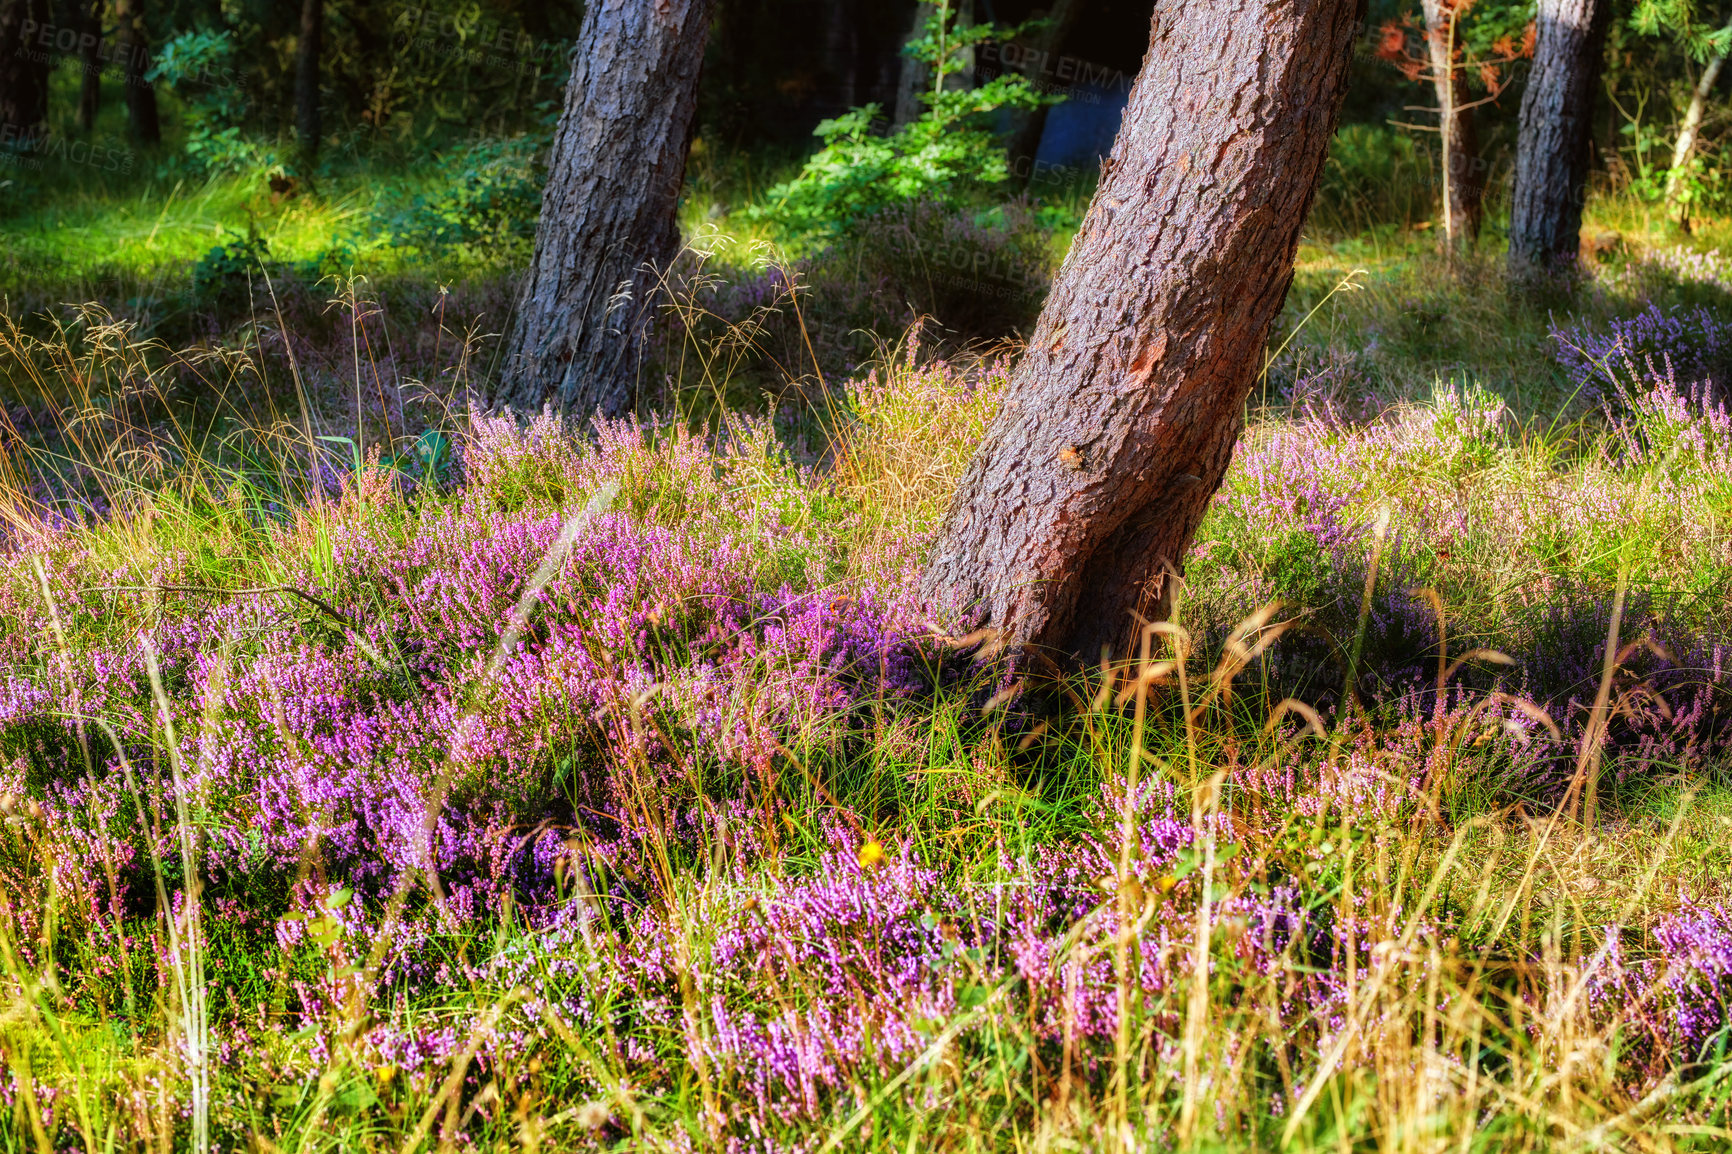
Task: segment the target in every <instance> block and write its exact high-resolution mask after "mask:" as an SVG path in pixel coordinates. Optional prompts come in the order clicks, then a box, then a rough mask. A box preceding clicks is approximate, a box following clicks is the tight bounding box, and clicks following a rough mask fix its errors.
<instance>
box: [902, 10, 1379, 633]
mask: <svg viewBox="0 0 1732 1154" xmlns="http://www.w3.org/2000/svg"><path fill="white" fill-rule="evenodd" d="M1362 15H1363V9H1362V8H1361V6H1360V4H1359V2H1358V0H1162V2H1161V3H1160V4H1158V5H1157V7H1156V10H1155V15H1154V20H1153V22H1152V25H1151V29H1150V34H1149V51H1148V55H1147V57H1146V58H1145V59H1144V61H1143V67H1142V71H1141V73H1140V74H1139V76H1138V77H1137V82H1136V86H1135V87H1134V88H1133V89H1132V91H1131V98H1130V105H1129V107H1128V108H1127V109H1126V111H1125V117H1124V123H1123V126H1122V127H1121V128H1120V130H1119V136H1118V140H1117V142H1116V143H1115V144H1114V146H1113V153H1112V156H1111V157H1110V158H1109V159H1108V160H1107V161H1106V163H1105V166H1104V171H1103V175H1102V179H1101V184H1100V188H1099V190H1098V191H1097V192H1096V193H1095V197H1094V201H1093V203H1092V204H1090V206H1089V210H1088V214H1087V216H1086V217H1085V218H1084V220H1083V225H1082V229H1081V231H1080V232H1078V234H1077V237H1076V240H1075V241H1074V242H1073V243H1072V245H1071V250H1070V253H1069V255H1068V256H1067V257H1066V258H1065V262H1064V266H1063V268H1062V269H1060V271H1059V274H1058V278H1057V280H1056V282H1055V283H1054V285H1053V288H1052V292H1051V295H1050V296H1048V298H1047V302H1046V307H1045V308H1044V309H1043V310H1042V311H1041V316H1040V321H1039V323H1038V324H1037V325H1036V326H1035V331H1034V335H1033V337H1032V339H1031V340H1030V342H1029V346H1028V350H1027V352H1025V353H1024V354H1023V358H1022V361H1021V363H1020V364H1018V366H1017V369H1016V372H1015V375H1014V376H1013V377H1012V380H1011V383H1010V386H1009V389H1008V391H1007V394H1006V397H1005V400H1004V406H1003V408H1002V409H1001V410H1000V411H999V413H998V415H997V417H996V418H995V419H994V420H993V422H992V425H991V427H990V428H989V430H988V432H987V435H986V438H985V440H984V441H983V443H982V445H981V447H980V449H979V450H978V452H977V453H976V454H975V457H974V460H973V461H972V463H971V464H970V465H969V468H968V472H967V473H966V475H965V476H964V479H963V481H962V485H961V487H960V489H959V491H958V493H957V495H956V497H955V499H954V501H953V503H952V505H951V507H950V511H949V514H948V515H947V517H946V519H945V522H944V526H943V529H942V531H941V532H940V535H939V540H938V542H937V545H936V548H935V549H934V551H933V554H932V557H931V560H930V561H929V563H928V567H927V569H926V572H925V575H924V579H923V583H922V588H923V592H924V593H925V594H926V595H927V597H928V598H929V599H930V600H931V601H932V602H933V603H934V604H936V605H938V606H941V607H947V608H949V609H952V610H957V611H961V612H963V613H965V614H968V615H969V618H970V623H973V624H984V625H987V626H990V627H992V628H995V629H997V630H998V631H999V632H1000V637H1001V639H1003V640H1005V641H1008V642H1009V643H1011V644H1013V645H1020V646H1027V647H1032V648H1035V649H1039V650H1044V651H1046V652H1047V653H1049V654H1051V655H1054V656H1057V657H1059V658H1060V659H1061V660H1063V659H1065V658H1068V659H1070V660H1071V661H1073V662H1089V661H1092V660H1094V659H1096V658H1098V657H1099V656H1100V654H1101V651H1102V649H1103V647H1106V648H1110V649H1112V650H1113V651H1115V652H1116V653H1118V654H1121V655H1122V654H1124V653H1126V652H1128V645H1129V642H1130V641H1131V639H1132V638H1133V637H1134V636H1136V630H1137V625H1136V615H1141V616H1142V617H1145V618H1148V619H1151V620H1153V619H1159V618H1162V617H1165V616H1166V615H1167V614H1168V612H1169V611H1170V606H1171V597H1172V593H1173V587H1172V583H1171V581H1170V580H1169V579H1168V576H1167V575H1168V573H1169V572H1174V571H1180V570H1181V569H1182V566H1183V564H1184V558H1185V551H1186V549H1187V548H1188V547H1189V546H1190V542H1191V539H1192V536H1193V535H1194V534H1195V532H1196V529H1197V526H1198V524H1199V523H1200V522H1201V521H1202V518H1203V513H1204V511H1205V509H1206V508H1207V507H1208V504H1209V500H1210V498H1211V496H1212V495H1213V494H1214V492H1215V490H1216V489H1217V488H1218V487H1219V486H1220V483H1221V479H1222V477H1223V475H1224V474H1225V472H1226V469H1227V465H1228V462H1229V460H1230V459H1231V457H1232V452H1233V444H1234V441H1235V440H1236V439H1237V437H1238V434H1239V430H1240V426H1241V424H1242V422H1243V410H1244V404H1245V401H1246V398H1247V397H1248V395H1249V392H1250V389H1251V385H1252V383H1253V381H1254V380H1255V378H1256V376H1257V372H1258V370H1259V368H1260V367H1261V364H1262V358H1263V354H1264V349H1265V347H1266V341H1267V338H1268V335H1269V329H1270V326H1271V324H1272V323H1273V322H1274V320H1275V316H1276V314H1277V313H1278V312H1279V310H1280V308H1281V304H1282V301H1283V300H1284V299H1285V297H1286V295H1287V289H1288V286H1289V285H1290V284H1291V282H1292V279H1293V258H1294V253H1295V251H1296V250H1297V248H1298V243H1299V231H1300V228H1301V226H1302V225H1303V223H1304V220H1305V216H1306V213H1307V211H1308V210H1309V209H1310V206H1311V198H1312V195H1313V193H1314V192H1315V190H1316V185H1317V178H1318V176H1319V174H1320V173H1321V172H1322V168H1323V161H1324V158H1325V155H1326V153H1327V151H1328V147H1329V139H1330V137H1331V135H1332V134H1333V133H1334V130H1335V122H1336V117H1337V114H1338V113H1339V110H1340V107H1341V98H1342V94H1343V93H1344V92H1345V90H1346V85H1347V78H1348V66H1349V62H1350V60H1351V57H1352V50H1353V42H1354V39H1355V37H1356V35H1357V32H1358V29H1359V25H1360V22H1361V19H1362Z"/></svg>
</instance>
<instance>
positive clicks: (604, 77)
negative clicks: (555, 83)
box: [497, 0, 711, 416]
mask: <svg viewBox="0 0 1732 1154" xmlns="http://www.w3.org/2000/svg"><path fill="white" fill-rule="evenodd" d="M710 8H711V4H710V0H655V2H654V3H647V2H645V0H598V2H596V3H592V4H591V5H590V6H589V8H588V9H587V10H586V11H585V12H584V15H583V28H582V31H581V32H580V33H579V36H578V44H577V48H576V49H575V50H574V51H573V53H572V57H571V81H570V83H569V84H568V85H567V87H566V95H565V112H564V114H563V115H562V116H561V117H560V121H559V129H558V131H557V132H556V133H555V135H554V140H553V154H552V157H551V159H550V160H549V162H548V174H547V189H546V191H545V192H544V193H543V194H542V201H541V220H540V223H539V224H538V225H537V227H536V232H535V257H534V260H533V261H532V263H531V265H530V268H529V275H528V278H527V279H526V280H525V282H524V286H523V295H522V297H521V298H520V300H519V303H518V309H517V320H516V323H515V326H514V327H513V330H512V338H511V346H510V352H509V355H508V360H507V383H506V386H505V388H504V391H503V393H502V395H501V396H500V397H498V398H497V399H498V400H500V401H502V402H504V403H506V404H509V405H511V406H513V407H515V408H517V409H518V410H520V411H532V410H535V409H539V408H540V407H541V406H542V404H543V403H545V402H548V401H552V402H554V403H556V404H558V405H559V406H561V407H562V408H565V409H570V410H576V411H577V412H579V413H581V414H583V415H588V414H590V413H592V412H594V411H595V410H597V409H600V410H601V411H602V412H603V413H605V414H607V415H609V416H619V415H621V414H623V413H627V412H630V411H631V410H632V409H633V407H634V405H635V403H636V379H637V358H636V354H637V351H638V341H637V337H638V334H639V331H640V329H641V322H642V319H643V309H644V306H645V302H646V300H647V298H648V296H649V293H650V291H651V289H652V288H653V287H654V285H653V274H652V273H649V272H646V267H647V266H652V265H656V264H665V263H666V262H668V261H669V260H671V259H672V258H673V256H674V255H675V253H676V252H677V251H678V250H679V225H678V223H677V221H676V220H675V219H674V213H675V210H676V209H677V208H678V206H679V197H680V186H681V184H682V183H683V181H684V179H685V170H686V153H687V151H688V150H689V148H690V146H691V133H692V124H693V116H694V114H695V112H696V109H697V90H698V70H699V67H700V65H702V63H703V58H704V44H705V41H706V40H707V39H708V35H709V25H710Z"/></svg>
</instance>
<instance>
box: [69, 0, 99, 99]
mask: <svg viewBox="0 0 1732 1154" xmlns="http://www.w3.org/2000/svg"><path fill="white" fill-rule="evenodd" d="M75 11H76V12H77V13H78V20H79V25H80V27H79V29H78V67H79V81H78V126H79V127H80V128H82V129H84V131H86V132H90V131H91V130H93V129H94V128H95V127H96V117H97V115H98V114H99V113H101V111H102V0H78V2H77V7H76V9H75Z"/></svg>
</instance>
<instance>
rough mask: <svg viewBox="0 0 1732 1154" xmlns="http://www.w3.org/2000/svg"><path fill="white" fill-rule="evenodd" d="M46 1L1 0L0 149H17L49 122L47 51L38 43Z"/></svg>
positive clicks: (46, 12)
mask: <svg viewBox="0 0 1732 1154" xmlns="http://www.w3.org/2000/svg"><path fill="white" fill-rule="evenodd" d="M48 21H49V14H48V0H0V148H8V147H10V148H16V147H18V146H19V145H20V144H21V143H23V142H24V141H26V140H28V139H30V138H31V137H33V136H34V135H35V134H36V133H37V132H38V131H39V130H40V129H41V128H42V125H43V123H44V122H45V121H46V120H47V119H48V65H49V52H50V49H48V48H44V47H43V46H42V45H41V43H40V42H39V38H40V36H41V34H42V30H43V29H44V28H45V27H46V26H47V24H48Z"/></svg>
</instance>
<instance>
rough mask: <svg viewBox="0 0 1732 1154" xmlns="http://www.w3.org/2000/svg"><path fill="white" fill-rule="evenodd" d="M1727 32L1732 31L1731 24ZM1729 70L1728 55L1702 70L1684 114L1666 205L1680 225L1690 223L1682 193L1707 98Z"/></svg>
mask: <svg viewBox="0 0 1732 1154" xmlns="http://www.w3.org/2000/svg"><path fill="white" fill-rule="evenodd" d="M1726 28H1727V29H1728V30H1732V23H1728V24H1727V26H1726ZM1725 66H1726V54H1725V53H1724V52H1719V53H1716V54H1715V55H1714V56H1713V57H1712V58H1711V59H1710V60H1709V61H1708V63H1707V64H1705V65H1703V67H1702V75H1701V76H1699V77H1697V78H1696V87H1695V88H1694V89H1692V90H1691V92H1690V104H1689V107H1687V108H1686V109H1685V110H1684V123H1683V124H1681V125H1679V126H1678V140H1677V142H1676V143H1675V144H1673V146H1672V168H1671V171H1670V172H1668V173H1667V174H1666V203H1667V205H1669V206H1670V207H1671V209H1672V213H1673V215H1674V217H1675V218H1676V219H1677V221H1678V223H1679V224H1687V223H1688V222H1689V219H1690V208H1689V206H1688V205H1687V204H1684V203H1683V198H1682V196H1681V195H1680V193H1681V192H1682V191H1683V183H1684V170H1685V166H1687V165H1688V164H1689V163H1690V158H1691V157H1692V156H1694V155H1695V154H1696V137H1697V135H1698V134H1700V133H1701V131H1702V117H1703V116H1705V115H1706V114H1707V111H1708V97H1709V96H1710V95H1711V94H1712V93H1713V91H1714V84H1715V82H1717V81H1718V80H1719V79H1720V70H1721V69H1722V68H1724V67H1725Z"/></svg>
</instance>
